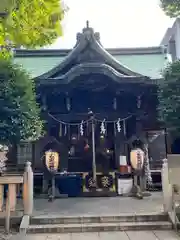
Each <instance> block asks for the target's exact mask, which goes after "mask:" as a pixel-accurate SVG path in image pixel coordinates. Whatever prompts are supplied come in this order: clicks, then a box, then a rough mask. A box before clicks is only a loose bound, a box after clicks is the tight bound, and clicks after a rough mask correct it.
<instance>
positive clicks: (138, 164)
mask: <svg viewBox="0 0 180 240" xmlns="http://www.w3.org/2000/svg"><path fill="white" fill-rule="evenodd" d="M144 157H145V155H144V151H143V150H141V149H140V148H137V149H134V150H132V151H131V153H130V161H131V166H132V168H134V169H135V170H141V169H142V168H143V165H144Z"/></svg>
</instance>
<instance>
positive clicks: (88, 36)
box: [37, 24, 145, 79]
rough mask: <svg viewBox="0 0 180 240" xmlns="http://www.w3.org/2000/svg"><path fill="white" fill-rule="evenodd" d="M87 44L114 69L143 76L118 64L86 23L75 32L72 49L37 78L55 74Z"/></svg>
mask: <svg viewBox="0 0 180 240" xmlns="http://www.w3.org/2000/svg"><path fill="white" fill-rule="evenodd" d="M87 45H89V46H90V48H91V49H93V50H95V52H96V53H98V54H99V55H100V56H102V58H103V59H104V62H105V63H106V64H108V65H110V66H111V67H113V68H114V69H115V70H116V71H119V72H120V73H124V75H127V76H132V77H133V76H134V77H145V76H143V75H142V74H140V73H136V72H134V71H132V70H130V69H129V68H128V67H126V66H124V65H122V64H120V63H119V61H117V60H116V59H115V58H114V57H113V56H112V55H111V54H110V53H108V52H107V51H106V50H105V49H104V48H103V47H102V45H101V43H100V35H99V33H97V32H94V30H93V28H90V27H89V24H88V25H87V27H86V28H83V31H82V33H78V34H77V42H76V45H75V46H74V48H73V50H72V51H71V52H70V53H69V54H68V55H67V56H66V57H65V59H64V60H63V61H62V62H61V63H60V64H59V65H57V66H56V67H54V68H53V69H51V70H50V71H48V72H47V73H44V74H42V75H40V76H38V77H37V78H41V79H42V78H44V79H45V78H50V77H52V75H55V74H57V73H58V72H59V73H60V72H61V71H62V70H63V69H64V68H65V67H66V66H67V65H68V64H70V63H71V61H73V60H74V59H76V58H77V56H78V55H80V54H81V53H82V52H83V50H84V49H85V48H86V47H87Z"/></svg>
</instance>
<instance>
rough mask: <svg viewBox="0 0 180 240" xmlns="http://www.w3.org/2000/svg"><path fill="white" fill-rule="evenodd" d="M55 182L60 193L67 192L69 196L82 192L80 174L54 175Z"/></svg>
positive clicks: (78, 194) (75, 195) (76, 195)
mask: <svg viewBox="0 0 180 240" xmlns="http://www.w3.org/2000/svg"><path fill="white" fill-rule="evenodd" d="M55 184H56V187H57V188H58V189H59V191H60V193H61V194H67V195H68V196H69V197H78V196H80V195H81V194H82V184H83V179H82V177H81V176H80V175H63V176H56V180H55Z"/></svg>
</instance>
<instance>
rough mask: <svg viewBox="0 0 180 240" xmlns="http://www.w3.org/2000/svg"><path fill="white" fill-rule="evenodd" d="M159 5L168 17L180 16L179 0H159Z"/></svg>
mask: <svg viewBox="0 0 180 240" xmlns="http://www.w3.org/2000/svg"><path fill="white" fill-rule="evenodd" d="M161 7H162V9H163V10H164V12H165V13H166V14H167V15H168V16H170V17H179V16H180V1H179V0H161Z"/></svg>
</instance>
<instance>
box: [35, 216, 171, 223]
mask: <svg viewBox="0 0 180 240" xmlns="http://www.w3.org/2000/svg"><path fill="white" fill-rule="evenodd" d="M168 220H169V218H168V215H167V214H164V213H159V214H158V213H155V214H153V213H149V214H148V213H146V214H145V213H143V214H129V215H127V214H126V215H117V216H106V215H105V216H82V217H76V216H65V217H56V216H47V217H45V216H40V217H33V218H32V219H31V221H30V224H32V225H45V224H85V223H118V222H153V221H156V222H157V221H168Z"/></svg>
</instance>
